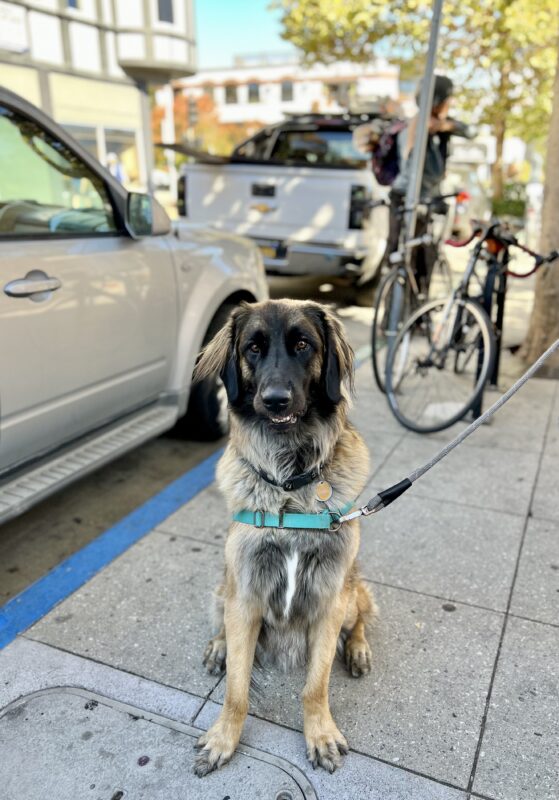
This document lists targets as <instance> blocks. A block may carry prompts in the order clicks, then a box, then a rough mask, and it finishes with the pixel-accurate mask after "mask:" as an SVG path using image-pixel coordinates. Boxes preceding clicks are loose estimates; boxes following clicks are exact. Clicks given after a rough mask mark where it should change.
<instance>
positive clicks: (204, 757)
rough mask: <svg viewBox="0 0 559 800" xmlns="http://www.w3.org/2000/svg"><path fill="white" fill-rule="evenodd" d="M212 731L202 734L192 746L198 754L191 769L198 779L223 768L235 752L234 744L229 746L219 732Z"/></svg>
mask: <svg viewBox="0 0 559 800" xmlns="http://www.w3.org/2000/svg"><path fill="white" fill-rule="evenodd" d="M212 731H213V728H212V729H210V730H209V731H208V732H207V733H204V734H202V736H200V738H199V739H198V741H197V742H196V744H195V745H194V747H195V748H196V749H197V750H199V753H198V755H197V756H196V758H195V759H194V766H193V768H192V769H193V772H194V774H195V775H197V776H198V777H199V778H203V777H204V776H205V775H209V773H210V772H213V771H214V770H216V769H219V768H220V767H223V766H225V764H227V762H228V761H230V760H231V757H232V755H233V753H234V752H235V747H236V745H235V744H234V743H233V745H231V744H230V743H229V742H227V741H225V738H224V737H223V736H221V735H220V733H219V732H212Z"/></svg>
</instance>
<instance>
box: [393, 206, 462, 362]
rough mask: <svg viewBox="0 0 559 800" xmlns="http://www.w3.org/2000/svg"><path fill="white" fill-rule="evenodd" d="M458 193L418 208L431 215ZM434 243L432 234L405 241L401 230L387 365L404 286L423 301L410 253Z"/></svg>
mask: <svg viewBox="0 0 559 800" xmlns="http://www.w3.org/2000/svg"><path fill="white" fill-rule="evenodd" d="M456 196H457V193H456V192H453V193H452V194H447V195H440V196H439V197H437V198H434V199H433V200H431V201H428V202H426V203H418V205H417V208H421V207H424V208H425V209H426V210H427V214H428V215H429V216H430V215H431V207H432V206H433V205H434V204H435V203H438V202H440V201H441V200H445V199H448V198H450V197H456ZM401 211H402V214H405V212H406V211H409V209H408V208H406V207H404V208H402V209H401ZM432 242H433V236H432V235H431V234H430V233H426V234H423V235H422V236H416V237H414V238H413V239H409V240H408V241H406V240H405V226H404V225H402V226H401V228H400V240H399V246H398V250H396V251H395V252H394V253H391V254H390V256H389V261H390V262H391V263H392V264H394V265H396V264H399V268H398V273H397V276H396V281H395V282H394V289H393V291H392V297H391V301H390V311H389V314H388V328H387V329H386V331H385V336H386V346H387V353H388V357H387V363H388V360H389V358H390V355H391V353H392V348H393V346H394V340H395V338H396V336H397V335H398V322H399V321H400V318H401V314H402V308H403V304H404V286H405V285H406V283H407V284H409V286H410V288H411V290H412V293H413V294H414V295H415V297H416V298H417V299H418V300H421V297H422V296H421V292H420V287H419V285H418V282H417V279H416V276H415V273H414V271H413V269H412V266H411V261H410V258H409V257H408V253H409V251H411V250H412V249H414V248H415V247H419V246H421V245H428V244H431V243H432Z"/></svg>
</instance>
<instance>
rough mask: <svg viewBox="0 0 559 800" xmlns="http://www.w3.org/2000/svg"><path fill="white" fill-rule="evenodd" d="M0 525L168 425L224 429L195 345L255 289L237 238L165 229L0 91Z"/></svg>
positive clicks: (210, 431) (49, 125)
mask: <svg viewBox="0 0 559 800" xmlns="http://www.w3.org/2000/svg"><path fill="white" fill-rule="evenodd" d="M0 254H1V260H0V335H1V347H0V402H1V406H0V521H3V520H5V519H8V518H9V517H12V516H14V515H15V514H17V513H20V512H21V511H23V510H25V509H26V508H28V507H29V506H30V505H32V504H33V503H35V502H37V501H38V500H40V499H42V498H43V497H45V496H46V495H48V494H50V493H52V492H53V491H55V490H56V489H58V488H60V487H62V486H63V485H66V484H67V483H69V482H70V481H71V480H73V479H75V478H77V477H80V476H82V475H83V474H84V473H86V472H88V471H90V470H92V469H95V468H96V467H98V466H100V465H101V464H103V463H105V462H107V461H109V460H110V459H113V458H115V457H116V456H118V455H120V454H122V453H123V452H124V451H126V450H128V449H130V448H131V447H134V446H136V445H138V444H140V443H141V442H144V441H145V440H146V439H148V438H150V437H153V436H157V435H158V434H160V433H162V432H163V431H165V430H167V429H169V428H172V427H173V426H177V431H178V432H179V433H182V432H188V431H189V430H192V429H193V428H194V429H195V431H196V433H197V434H198V435H199V436H201V437H205V438H212V437H213V438H217V437H218V436H220V435H222V434H223V433H224V423H223V417H222V411H223V407H222V404H221V403H220V397H219V391H220V390H219V385H218V384H217V383H215V382H214V383H209V384H208V383H206V384H202V385H199V386H196V387H194V390H193V391H192V393H191V392H190V381H191V375H192V370H193V367H194V364H195V361H196V357H197V354H198V352H199V351H200V349H201V347H202V345H203V343H204V341H205V340H207V339H208V338H209V337H210V336H211V335H212V334H213V333H214V332H215V331H216V330H217V329H218V328H219V327H220V325H221V324H223V321H224V320H225V318H226V316H227V314H228V312H229V311H230V309H231V308H232V307H233V306H234V305H236V304H238V303H239V302H240V301H241V300H248V301H253V300H261V299H264V298H265V297H266V296H267V288H266V282H265V276H264V271H263V267H262V261H261V256H260V255H259V252H258V250H257V248H256V247H255V246H254V245H252V244H251V243H250V242H249V241H247V240H246V239H243V238H240V237H237V236H232V235H227V234H222V233H216V232H210V231H209V230H204V229H197V230H196V229H193V228H192V229H190V228H188V226H185V225H179V226H178V227H177V228H175V230H174V231H173V230H172V228H171V223H170V220H169V218H168V217H167V215H166V213H165V211H164V210H163V209H162V208H161V206H160V205H159V204H158V203H157V202H156V201H155V200H153V199H152V198H151V197H149V196H148V195H142V194H137V193H128V192H126V191H125V190H124V189H123V187H122V186H121V185H120V184H119V183H118V182H117V181H116V180H115V179H113V178H112V177H111V175H110V174H109V173H108V172H107V171H106V170H105V169H103V167H101V166H100V164H99V163H98V162H97V161H96V160H95V159H94V158H93V157H92V156H91V155H89V154H88V153H87V152H86V151H85V150H83V149H82V148H81V147H80V146H79V145H78V144H77V143H76V142H74V141H73V140H72V138H71V137H70V136H69V135H68V134H67V133H66V132H65V131H64V130H63V129H62V128H61V127H60V126H58V125H56V124H55V123H54V122H53V121H52V120H51V119H49V118H48V117H47V116H46V115H45V114H43V113H42V112H41V111H39V110H38V109H37V108H35V107H34V106H32V105H30V104H29V103H27V102H26V101H24V100H23V99H21V98H20V97H18V96H17V95H15V94H13V93H12V92H9V91H8V90H5V89H2V88H1V87H0Z"/></svg>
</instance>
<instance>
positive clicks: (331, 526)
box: [233, 503, 353, 531]
mask: <svg viewBox="0 0 559 800" xmlns="http://www.w3.org/2000/svg"><path fill="white" fill-rule="evenodd" d="M352 507H353V503H348V504H347V505H346V506H344V507H343V509H342V510H341V511H319V512H317V513H313V514H297V513H292V512H291V511H280V513H279V514H272V513H270V512H269V511H248V510H247V509H243V510H242V511H237V513H236V514H233V520H234V521H235V522H242V523H243V525H252V526H253V527H255V528H289V529H297V528H299V529H303V530H305V529H307V530H322V531H337V530H338V529H339V527H340V522H339V519H340V517H342V516H344V514H347V512H348V511H349V510H350V508H352Z"/></svg>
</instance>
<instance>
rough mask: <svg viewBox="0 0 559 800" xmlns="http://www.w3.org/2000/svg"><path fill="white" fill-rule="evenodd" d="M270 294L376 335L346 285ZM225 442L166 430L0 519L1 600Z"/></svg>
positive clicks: (362, 339)
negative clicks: (331, 312) (330, 312)
mask: <svg viewBox="0 0 559 800" xmlns="http://www.w3.org/2000/svg"><path fill="white" fill-rule="evenodd" d="M270 294H271V296H272V297H274V298H280V297H295V298H299V299H304V298H312V299H315V300H319V301H322V302H325V303H328V304H329V305H332V306H333V307H334V308H336V310H337V311H338V313H339V314H340V316H341V318H342V319H343V321H344V323H345V325H346V328H347V331H348V336H349V340H350V342H351V344H352V346H353V348H354V349H355V350H359V349H360V348H362V347H363V346H365V345H367V344H368V343H369V341H370V327H371V320H372V311H371V309H370V308H358V307H356V306H351V305H347V301H348V293H347V290H345V289H344V288H343V287H337V286H332V285H331V284H325V283H323V282H321V281H318V280H316V279H312V278H301V279H299V278H273V279H271V281H270ZM222 445H223V442H216V443H212V444H208V443H201V442H193V441H181V440H178V439H175V438H172V437H171V436H163V437H160V438H159V439H156V440H154V441H152V442H148V443H147V444H145V445H143V446H142V447H139V448H137V449H136V450H133V451H131V452H130V453H128V454H127V455H125V456H123V457H122V458H120V459H118V461H115V462H113V463H112V464H110V465H108V466H106V467H104V468H103V469H100V470H98V471H97V472H95V473H93V474H92V475H90V476H88V477H86V478H84V479H83V480H81V481H78V482H77V483H75V484H73V485H72V486H70V487H69V488H67V489H65V490H64V491H62V492H60V493H59V494H56V495H54V496H53V497H51V498H49V499H48V500H46V501H45V502H43V503H41V504H40V505H38V506H35V507H34V508H33V509H31V510H30V511H28V512H27V513H26V514H24V515H22V516H21V517H18V518H17V519H15V520H13V521H11V522H9V523H7V524H6V525H4V526H2V527H0V605H2V604H3V603H5V602H6V601H7V600H8V599H9V598H10V597H13V596H14V595H16V594H18V593H19V592H21V591H22V590H23V589H25V588H26V587H27V586H29V585H30V584H31V583H33V582H34V581H35V580H37V579H38V578H40V577H41V576H42V575H44V574H45V573H46V572H48V571H49V570H51V569H52V568H53V567H55V566H56V565H57V564H59V563H60V561H62V560H63V559H65V558H67V557H68V556H70V555H71V554H72V553H74V552H76V551H77V550H79V549H80V548H82V547H84V545H86V544H87V543H88V542H89V541H91V540H92V539H94V538H95V537H97V536H99V534H101V533H102V532H103V531H105V530H106V529H107V528H109V527H111V525H113V524H114V523H116V522H117V521H118V520H120V519H122V517H124V516H126V514H128V513H130V512H131V511H133V510H134V509H135V508H137V506H139V505H141V504H142V503H144V502H145V501H146V500H148V499H149V498H150V497H152V496H153V495H154V494H156V493H157V492H159V491H160V490H161V489H163V488H164V487H165V486H166V485H167V484H168V483H170V482H171V481H173V480H174V479H175V478H178V477H179V475H182V474H183V473H184V472H186V471H187V470H189V469H191V468H192V467H194V466H195V465H196V464H198V463H199V462H200V461H202V460H204V459H205V458H207V456H208V455H210V453H212V452H213V451H214V450H215V449H216V448H218V447H221V446H222Z"/></svg>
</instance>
